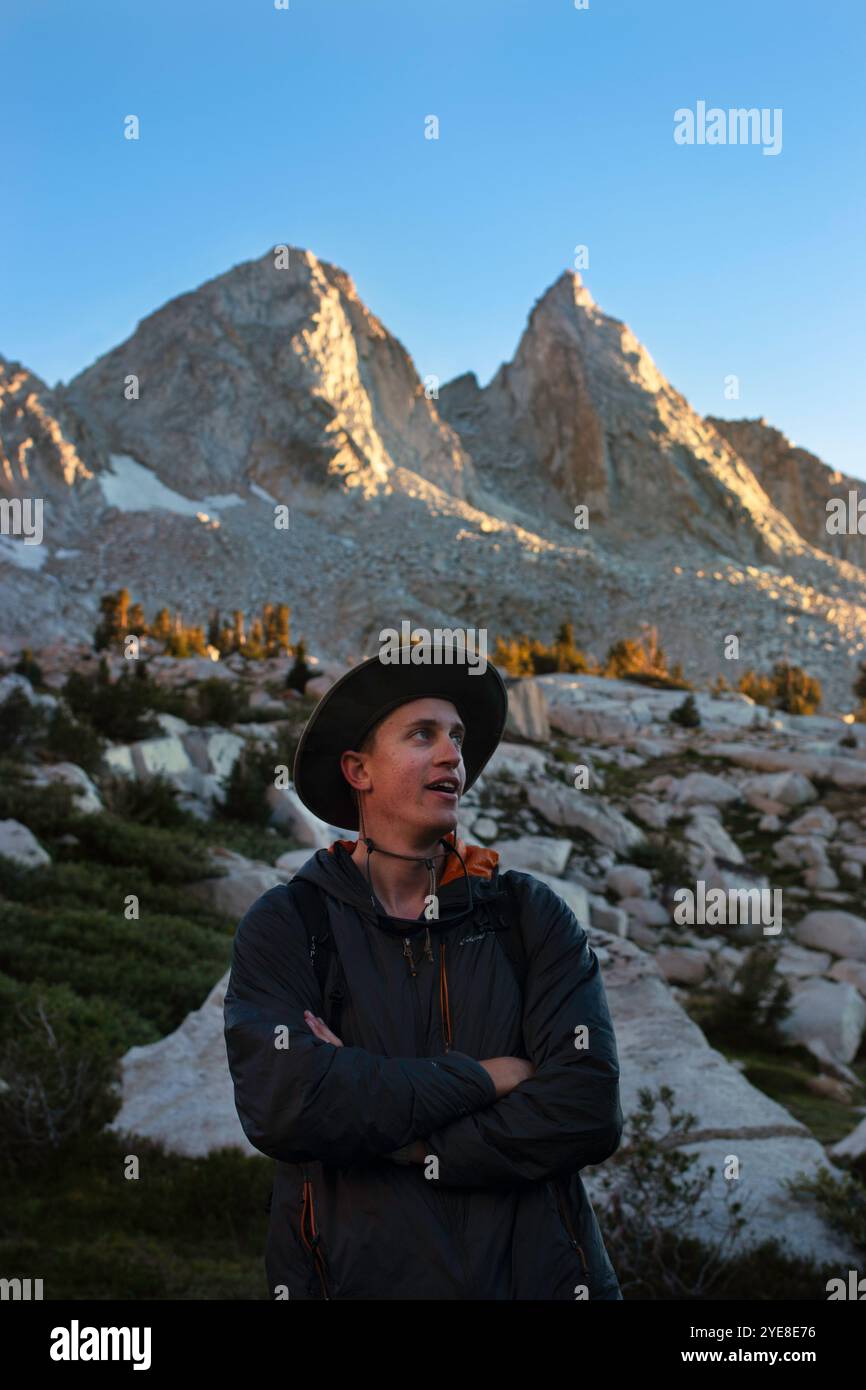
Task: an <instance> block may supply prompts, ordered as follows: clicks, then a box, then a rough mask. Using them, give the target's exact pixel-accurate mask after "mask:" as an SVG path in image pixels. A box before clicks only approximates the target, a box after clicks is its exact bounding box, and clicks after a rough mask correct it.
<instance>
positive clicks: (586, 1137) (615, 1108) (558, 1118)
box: [423, 874, 623, 1187]
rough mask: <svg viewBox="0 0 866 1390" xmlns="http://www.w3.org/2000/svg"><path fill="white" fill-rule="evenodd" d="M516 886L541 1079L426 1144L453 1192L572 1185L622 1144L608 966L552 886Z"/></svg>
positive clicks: (526, 1024)
mask: <svg viewBox="0 0 866 1390" xmlns="http://www.w3.org/2000/svg"><path fill="white" fill-rule="evenodd" d="M515 882H516V883H518V884H519V885H520V890H521V892H520V899H521V902H522V911H521V929H522V932H523V939H524V942H525V944H526V953H527V976H526V981H525V986H524V1001H523V1037H524V1042H525V1044H526V1050H527V1052H528V1054H529V1060H530V1061H531V1062H532V1063H533V1065H534V1066H535V1068H536V1071H535V1074H534V1075H533V1076H531V1077H530V1078H529V1080H528V1081H523V1082H521V1084H520V1085H519V1086H517V1087H515V1089H514V1090H513V1091H511V1092H509V1094H508V1095H507V1096H504V1097H503V1098H502V1099H501V1100H499V1101H497V1102H496V1104H495V1105H492V1106H490V1107H488V1108H487V1109H486V1110H484V1111H483V1112H480V1113H478V1114H474V1115H469V1116H466V1117H463V1118H461V1119H458V1120H456V1121H454V1122H452V1123H450V1124H447V1125H445V1126H440V1127H439V1128H438V1129H434V1130H432V1131H431V1132H430V1134H429V1135H428V1136H426V1138H424V1140H423V1142H424V1144H425V1145H426V1149H427V1152H428V1153H429V1154H434V1155H436V1157H437V1158H438V1160H439V1165H438V1168H439V1171H438V1181H439V1182H440V1183H442V1184H444V1185H445V1186H466V1187H477V1186H487V1187H496V1186H501V1185H507V1186H520V1185H521V1184H522V1183H524V1182H539V1181H541V1180H544V1179H549V1178H556V1177H561V1176H565V1175H566V1174H569V1173H573V1172H577V1171H579V1170H580V1169H581V1168H583V1167H586V1166H588V1165H591V1164H596V1163H601V1162H602V1161H603V1160H604V1159H605V1158H608V1157H609V1156H610V1155H611V1154H612V1153H613V1152H614V1151H615V1150H616V1149H617V1147H618V1146H619V1143H620V1140H621V1138H622V1129H623V1117H622V1110H621V1108H620V1098H619V1059H618V1056H617V1050H616V1039H615V1036H614V1031H613V1024H612V1022H611V1017H610V1013H609V1010H608V1005H607V998H606V996H605V991H604V984H603V983H602V978H601V970H600V966H599V961H598V957H597V956H596V954H595V952H594V951H593V949H592V947H591V946H590V944H589V940H588V938H587V934H586V932H585V931H584V929H583V927H581V926H580V924H579V923H578V921H577V918H576V917H575V915H574V913H573V912H572V911H571V909H570V908H569V907H568V905H567V904H566V903H565V902H563V900H562V898H560V897H559V895H558V894H556V893H554V892H553V890H552V889H551V888H549V887H548V886H547V884H546V883H544V882H543V881H542V880H541V879H535V878H533V877H532V876H531V875H529V874H527V875H517V874H515ZM582 1025H583V1026H585V1029H586V1032H585V1034H584V1033H583V1029H582ZM578 1030H580V1032H578ZM584 1041H585V1043H586V1045H585V1046H584V1045H583V1043H584Z"/></svg>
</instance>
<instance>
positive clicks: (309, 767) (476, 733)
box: [292, 645, 508, 830]
mask: <svg viewBox="0 0 866 1390" xmlns="http://www.w3.org/2000/svg"><path fill="white" fill-rule="evenodd" d="M411 650H412V648H411V646H409V645H404V646H403V647H401V648H400V649H399V652H400V661H399V662H383V661H381V660H380V658H379V657H378V656H372V657H369V658H368V660H366V661H363V662H362V663H361V664H360V666H356V667H354V669H353V670H351V671H347V672H346V674H345V675H344V676H341V677H340V679H339V680H338V681H336V682H335V684H334V685H332V686H331V688H330V690H327V691H326V692H325V694H324V695H323V696H322V698H321V700H320V701H319V703H318V704H317V705H316V708H315V709H314V710H313V713H312V714H311V715H310V718H309V719H308V720H307V723H306V725H305V726H304V731H303V733H302V734H301V738H300V742H299V743H298V747H297V750H296V753H295V760H294V768H293V773H292V779H293V782H294V786H295V791H296V792H297V794H298V796H299V797H300V799H301V801H302V802H303V803H304V805H305V806H306V807H307V808H308V810H310V811H312V812H313V814H314V815H316V816H318V817H319V819H320V820H323V821H325V822H326V823H327V824H328V825H333V826H337V827H339V828H341V829H346V830H357V829H358V828H359V827H358V815H357V810H356V807H355V800H354V797H353V795H352V789H351V787H350V786H349V783H348V782H347V781H346V779H345V777H344V776H343V770H342V768H341V766H340V758H341V756H342V754H343V753H344V752H345V751H346V750H347V749H357V748H358V746H359V744H360V743H361V740H362V739H363V737H364V734H365V733H366V732H367V731H368V730H369V729H370V728H371V727H372V726H373V724H375V723H377V722H378V721H379V720H380V719H382V718H383V717H384V716H385V715H386V714H389V713H391V711H392V710H395V709H396V708H397V707H398V706H399V705H402V704H405V703H406V701H407V700H420V699H423V698H424V697H425V696H431V697H438V698H440V699H442V700H450V701H451V702H452V704H454V705H456V707H457V709H458V710H459V711H460V717H461V719H462V720H463V723H464V724H465V725H466V734H465V737H464V740H463V748H462V752H463V763H464V767H465V769H466V782H465V785H464V788H463V791H464V792H466V791H468V790H469V788H470V787H471V786H472V784H473V782H475V781H476V779H477V778H478V777H479V776H480V774H481V772H482V771H483V769H484V766H485V764H486V763H487V762H488V761H489V759H490V757H491V756H492V754H493V753H494V751H495V750H496V748H497V746H498V745H499V743H500V742H501V740H502V735H503V733H504V732H505V724H506V721H507V718H508V690H507V688H506V685H505V682H504V680H503V679H502V676H501V675H500V674H499V672H498V671H497V669H496V667H495V666H494V665H493V664H492V663H491V662H490V661H488V662H487V663H486V666H485V669H484V670H483V671H480V670H479V671H478V673H477V674H470V672H472V671H473V669H475V670H478V668H473V667H471V666H468V665H467V664H466V662H465V661H460V662H454V663H449V662H447V661H445V662H441V663H434V664H425V663H418V664H414V663H411V661H410V660H409V659H408V657H407V658H404V653H411Z"/></svg>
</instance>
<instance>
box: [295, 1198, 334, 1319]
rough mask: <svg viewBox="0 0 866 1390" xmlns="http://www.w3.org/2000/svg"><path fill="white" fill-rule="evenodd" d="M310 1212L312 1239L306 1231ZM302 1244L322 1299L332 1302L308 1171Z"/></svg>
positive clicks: (302, 1215) (302, 1222)
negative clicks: (311, 1265) (317, 1277)
mask: <svg viewBox="0 0 866 1390" xmlns="http://www.w3.org/2000/svg"><path fill="white" fill-rule="evenodd" d="M308 1211H309V1214H310V1232H311V1237H310V1238H308V1237H307V1233H306V1230H305V1225H306V1218H307V1212H308ZM301 1242H302V1244H303V1245H304V1247H305V1248H306V1251H307V1254H308V1255H310V1256H312V1260H313V1265H314V1267H315V1270H316V1273H317V1274H318V1276H319V1283H320V1284H321V1286H322V1297H323V1298H325V1299H328V1300H330V1297H331V1295H330V1294H329V1293H328V1283H327V1279H326V1278H325V1268H324V1260H323V1251H322V1238H321V1236H320V1235H319V1231H318V1223H317V1221H316V1207H315V1201H314V1199H313V1184H312V1182H311V1180H310V1179H309V1178H308V1177H307V1174H306V1171H305V1172H304V1197H303V1207H302V1209H301Z"/></svg>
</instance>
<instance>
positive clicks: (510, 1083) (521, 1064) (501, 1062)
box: [478, 1057, 535, 1100]
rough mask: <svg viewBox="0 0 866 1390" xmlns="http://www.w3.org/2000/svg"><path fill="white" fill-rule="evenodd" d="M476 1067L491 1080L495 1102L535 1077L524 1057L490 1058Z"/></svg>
mask: <svg viewBox="0 0 866 1390" xmlns="http://www.w3.org/2000/svg"><path fill="white" fill-rule="evenodd" d="M478 1065H479V1066H482V1067H483V1068H484V1070H485V1071H486V1072H487V1074H488V1075H489V1076H490V1077H491V1078H492V1080H493V1084H494V1085H495V1087H496V1099H497V1100H502V1098H503V1096H507V1095H508V1094H509V1093H510V1092H511V1091H513V1090H514V1088H515V1086H519V1085H520V1083H521V1081H528V1080H529V1078H530V1077H531V1076H534V1075H535V1067H534V1066H533V1064H532V1062H527V1061H526V1059H525V1058H524V1057H490V1058H488V1060H487V1061H486V1062H479V1064H478Z"/></svg>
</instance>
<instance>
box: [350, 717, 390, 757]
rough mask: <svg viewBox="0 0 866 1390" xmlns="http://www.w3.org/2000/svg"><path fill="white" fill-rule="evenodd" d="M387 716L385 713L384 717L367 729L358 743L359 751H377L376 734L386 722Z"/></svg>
mask: <svg viewBox="0 0 866 1390" xmlns="http://www.w3.org/2000/svg"><path fill="white" fill-rule="evenodd" d="M385 717H386V716H384V715H383V717H382V719H377V720H376V723H375V724H374V725H373V727H372V729H368V730H367V732H366V733H365V735H364V737H363V738H362V739H361V742H360V743H359V744H358V748H357V751H358V752H359V753H373V752H374V751H375V747H376V735H377V733H378V732H379V725H380V724H382V723H384V720H385Z"/></svg>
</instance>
